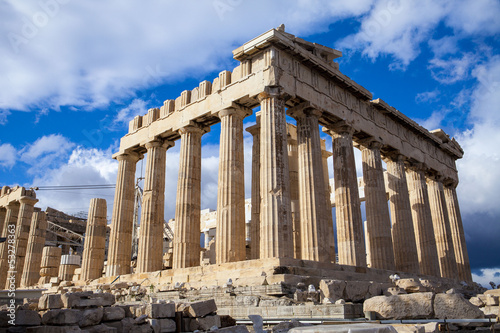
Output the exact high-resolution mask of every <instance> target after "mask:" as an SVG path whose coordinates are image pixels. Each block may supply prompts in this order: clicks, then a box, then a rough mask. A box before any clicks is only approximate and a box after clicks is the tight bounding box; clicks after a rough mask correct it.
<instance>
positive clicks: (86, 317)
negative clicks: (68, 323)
mask: <svg viewBox="0 0 500 333" xmlns="http://www.w3.org/2000/svg"><path fill="white" fill-rule="evenodd" d="M103 312H104V311H103V309H102V308H97V309H87V310H85V311H83V313H82V319H80V321H79V322H78V326H80V327H86V326H95V325H98V324H99V323H100V322H101V320H102V316H103Z"/></svg>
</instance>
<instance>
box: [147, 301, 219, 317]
mask: <svg viewBox="0 0 500 333" xmlns="http://www.w3.org/2000/svg"><path fill="white" fill-rule="evenodd" d="M214 304H215V302H214ZM216 310H217V309H216ZM145 314H147V315H148V317H149V318H153V319H156V318H173V317H175V304H173V303H155V304H148V305H147V306H146V312H145Z"/></svg>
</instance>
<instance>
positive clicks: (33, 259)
mask: <svg viewBox="0 0 500 333" xmlns="http://www.w3.org/2000/svg"><path fill="white" fill-rule="evenodd" d="M46 231H47V215H46V214H45V212H42V211H40V209H39V208H38V209H37V208H35V211H34V212H33V216H32V217H31V227H30V234H29V237H28V246H27V248H26V260H25V261H24V268H23V274H22V277H21V283H20V286H21V288H24V287H29V286H34V285H35V284H36V283H37V282H38V280H39V279H40V264H41V263H42V251H43V247H44V246H45V234H46Z"/></svg>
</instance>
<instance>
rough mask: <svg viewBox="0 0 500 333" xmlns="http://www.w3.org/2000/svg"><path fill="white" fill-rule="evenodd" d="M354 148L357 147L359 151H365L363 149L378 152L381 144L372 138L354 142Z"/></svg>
mask: <svg viewBox="0 0 500 333" xmlns="http://www.w3.org/2000/svg"><path fill="white" fill-rule="evenodd" d="M355 146H357V147H358V148H359V149H360V150H365V149H378V150H380V148H382V142H381V141H380V140H377V139H376V138H374V137H369V138H366V139H363V140H359V141H356V144H355Z"/></svg>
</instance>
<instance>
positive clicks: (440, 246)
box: [427, 175, 458, 279]
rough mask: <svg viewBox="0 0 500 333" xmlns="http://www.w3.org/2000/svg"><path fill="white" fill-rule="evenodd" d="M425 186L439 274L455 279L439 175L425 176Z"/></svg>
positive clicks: (454, 263) (452, 253)
mask: <svg viewBox="0 0 500 333" xmlns="http://www.w3.org/2000/svg"><path fill="white" fill-rule="evenodd" d="M427 186H428V188H429V204H430V207H431V215H432V224H433V227H434V235H435V238H436V248H437V254H438V259H439V268H440V271H441V276H442V277H445V278H449V279H457V278H458V271H457V262H456V260H455V253H454V249H453V242H452V236H451V228H450V220H449V217H448V211H447V208H446V202H445V199H444V190H443V183H442V182H441V178H440V177H439V176H435V175H433V176H429V177H428V178H427Z"/></svg>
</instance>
